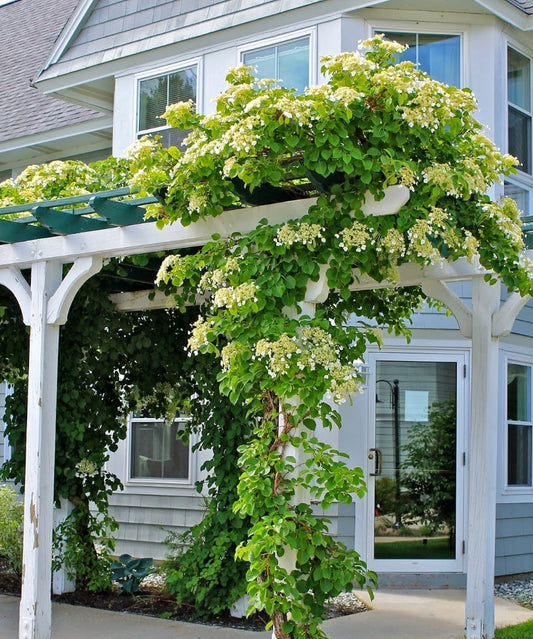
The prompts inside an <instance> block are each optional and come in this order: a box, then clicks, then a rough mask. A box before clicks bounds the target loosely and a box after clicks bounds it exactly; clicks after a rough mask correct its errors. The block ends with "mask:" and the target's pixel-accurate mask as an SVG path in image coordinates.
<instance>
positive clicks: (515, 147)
mask: <svg viewBox="0 0 533 639" xmlns="http://www.w3.org/2000/svg"><path fill="white" fill-rule="evenodd" d="M532 115H533V111H532V100H531V60H530V58H528V57H527V56H525V55H523V54H522V53H519V52H518V51H516V49H513V48H512V47H508V48H507V152H508V153H510V154H511V155H514V156H515V157H516V158H518V161H519V162H520V164H519V165H518V173H517V174H516V175H513V176H511V177H508V178H507V179H506V181H505V187H504V189H505V195H507V196H508V197H511V198H513V200H515V201H516V203H517V205H518V208H519V209H520V210H521V211H522V212H523V213H524V214H525V215H531V213H532V211H531V191H532V190H533V180H532V177H531V174H532V168H533V166H532V153H531V135H532V130H531V121H532Z"/></svg>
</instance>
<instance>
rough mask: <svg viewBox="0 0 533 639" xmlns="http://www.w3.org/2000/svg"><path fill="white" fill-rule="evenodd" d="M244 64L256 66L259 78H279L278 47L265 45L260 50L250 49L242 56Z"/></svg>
mask: <svg viewBox="0 0 533 639" xmlns="http://www.w3.org/2000/svg"><path fill="white" fill-rule="evenodd" d="M242 61H243V64H245V65H246V66H248V67H255V68H256V69H257V71H256V74H257V77H258V78H267V79H271V80H277V79H278V74H277V69H276V47H265V48H264V49H259V50H258V51H250V53H245V54H244V55H243V57H242Z"/></svg>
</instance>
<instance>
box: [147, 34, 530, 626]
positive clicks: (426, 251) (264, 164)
mask: <svg viewBox="0 0 533 639" xmlns="http://www.w3.org/2000/svg"><path fill="white" fill-rule="evenodd" d="M402 50H403V47H402V46H401V45H398V44H396V43H393V42H386V41H384V40H383V39H382V38H381V37H375V38H372V39H371V40H368V41H366V42H364V43H362V46H361V50H360V51H359V52H357V53H342V54H340V55H335V56H327V57H326V58H324V59H323V62H322V65H323V66H322V72H323V74H324V75H325V77H326V79H327V81H326V82H325V83H324V84H323V85H320V86H315V87H310V88H308V89H307V90H306V91H305V92H304V93H302V94H296V93H295V92H294V91H292V90H290V89H285V88H283V87H280V86H278V84H277V83H276V81H275V80H274V79H272V80H268V79H267V80H257V79H256V78H255V77H254V74H253V69H250V68H247V67H239V68H237V69H234V70H232V71H230V73H229V75H228V77H227V80H228V88H227V90H226V91H225V92H224V93H222V94H221V96H220V97H219V98H218V101H217V103H216V112H215V113H213V114H212V115H207V116H204V115H200V114H197V113H196V112H195V109H194V105H193V104H192V103H179V104H176V105H173V106H171V107H170V108H169V109H168V110H167V112H166V114H165V117H166V118H167V119H168V122H169V124H170V125H171V126H174V127H178V128H182V129H191V130H192V131H191V133H190V134H189V136H188V138H187V140H186V148H185V150H184V151H183V152H181V153H177V152H176V150H175V149H173V150H171V151H167V150H165V149H161V148H157V147H153V150H152V156H151V157H152V159H151V163H152V165H153V166H154V167H158V168H157V170H155V171H154V173H153V175H152V172H151V170H150V169H149V168H148V170H144V169H143V170H142V171H139V172H138V173H137V175H136V177H135V183H136V184H137V185H138V186H139V187H141V188H142V189H147V190H151V191H153V192H155V193H156V194H157V195H158V197H159V198H160V200H161V202H162V206H161V207H159V210H158V212H157V216H158V221H159V224H160V225H161V226H164V225H165V224H166V223H169V222H173V221H176V220H179V221H180V222H181V223H182V224H184V225H187V224H190V223H193V222H196V221H197V220H200V219H208V218H213V217H216V216H219V215H222V214H223V212H224V211H225V210H227V209H229V208H232V209H238V208H240V207H246V206H248V205H259V204H272V203H275V202H279V201H282V200H284V199H285V200H286V199H298V198H303V197H314V198H316V199H315V200H313V201H310V202H309V208H308V211H307V214H306V215H305V216H304V217H303V218H301V219H299V220H293V221H288V222H287V223H285V224H283V225H281V226H271V225H269V224H268V222H267V221H266V220H263V222H262V223H260V225H259V226H258V227H257V228H256V229H255V230H254V231H252V232H251V233H249V234H248V235H246V236H239V235H233V236H231V237H229V238H222V237H219V236H214V237H213V241H212V242H210V243H209V244H207V245H206V246H205V247H204V248H203V249H201V250H200V251H198V252H197V253H195V254H192V255H184V256H172V257H171V258H169V260H167V261H165V262H164V263H163V265H162V268H161V271H160V275H159V278H160V281H161V282H165V283H166V284H167V285H171V286H174V287H175V288H176V293H175V295H176V298H177V299H178V301H179V303H180V304H181V305H185V304H186V303H192V302H195V303H196V302H197V301H198V296H199V295H200V296H201V299H202V300H203V301H202V302H201V315H200V317H199V319H198V320H197V322H196V323H195V324H194V326H193V327H192V330H191V335H190V339H189V350H190V352H191V354H192V355H194V354H195V353H212V354H214V355H216V356H218V357H220V359H221V365H222V370H221V372H220V373H219V376H218V381H219V383H220V386H221V389H222V391H223V392H224V393H225V394H227V395H228V396H229V398H230V400H231V401H233V402H235V403H245V404H246V405H247V406H248V407H249V416H250V423H251V424H252V426H251V428H252V429H253V437H252V439H251V440H250V441H249V442H248V443H247V445H246V446H242V447H241V449H240V452H241V458H240V461H239V465H240V469H241V479H240V484H239V487H238V491H239V499H238V501H237V502H236V504H235V506H234V509H235V511H236V512H238V513H241V514H242V515H243V516H244V515H246V516H248V517H250V520H251V529H250V534H249V538H248V540H247V541H246V542H244V543H242V544H241V546H240V547H239V549H238V552H237V554H238V556H239V557H240V558H244V559H246V560H247V561H248V562H249V570H248V580H249V586H248V593H249V595H250V597H251V609H253V608H258V609H264V610H266V612H267V613H268V614H269V615H270V617H271V624H272V626H273V628H274V632H275V636H276V637H277V639H287V638H291V639H296V638H304V637H305V638H310V637H324V636H325V635H324V632H323V630H322V629H321V626H320V624H321V621H322V620H323V618H324V602H325V601H326V599H327V598H328V597H331V596H334V595H336V594H338V593H339V592H341V591H342V590H343V589H345V588H351V586H352V582H353V581H354V580H355V581H356V582H358V583H359V584H360V585H363V584H364V583H365V582H368V581H369V582H370V583H371V582H372V580H373V579H374V575H373V574H372V573H370V572H369V571H368V570H367V568H366V566H365V565H364V563H363V562H362V561H361V559H360V558H359V556H358V555H357V554H356V553H355V552H353V551H349V550H348V549H346V548H345V547H344V546H343V545H342V544H340V543H338V542H335V541H334V540H333V539H332V538H331V537H330V536H329V534H328V530H327V523H326V520H324V519H321V518H317V517H316V516H315V515H314V513H313V512H312V509H311V508H310V506H309V505H308V504H309V503H310V500H316V501H319V502H320V503H321V504H322V507H323V508H324V509H326V510H327V508H328V507H329V506H330V505H331V504H332V503H334V502H341V503H342V502H349V501H351V500H352V497H353V495H357V496H360V495H362V494H363V493H364V490H365V487H364V482H363V478H362V471H361V470H360V469H350V468H349V467H348V466H347V465H346V463H345V462H346V459H345V456H344V455H343V454H342V453H340V452H339V451H336V450H334V449H332V448H331V447H329V446H328V445H326V444H324V443H323V442H322V441H321V439H320V437H319V436H317V433H316V431H317V429H319V428H332V427H334V426H338V425H340V416H339V413H338V411H337V410H336V408H335V405H336V404H338V403H340V402H342V401H344V400H345V399H346V397H347V396H349V395H350V394H352V393H354V392H356V391H357V390H358V388H359V387H360V386H361V382H362V378H361V374H360V369H359V362H360V361H361V358H362V357H363V355H364V352H365V350H366V348H367V346H368V344H369V343H379V342H380V331H379V329H380V327H386V328H387V329H388V330H390V331H395V332H397V333H404V332H406V322H407V320H408V318H409V317H410V315H411V314H412V313H413V312H414V310H415V309H416V308H417V307H418V305H419V304H420V302H421V301H422V300H423V294H422V293H421V291H420V290H419V289H418V288H416V287H415V288H410V289H402V288H397V287H396V286H395V285H396V283H397V282H398V281H399V277H400V275H399V268H400V267H401V265H402V264H404V263H406V262H415V263H418V264H420V265H430V264H438V263H439V262H442V261H443V260H445V259H448V260H452V261H453V260H456V259H459V258H461V257H466V259H467V260H469V261H470V262H471V263H472V264H474V265H480V266H482V267H484V268H485V269H486V270H487V276H486V277H487V279H494V277H495V275H497V276H498V277H500V278H501V279H502V280H503V282H504V283H505V284H506V285H507V286H508V288H509V289H511V290H518V291H520V292H521V293H522V294H525V293H531V292H533V286H532V280H531V273H532V269H531V262H530V261H529V260H528V259H527V258H525V257H523V256H522V255H521V251H522V249H523V248H524V246H523V240H522V234H521V230H520V222H519V211H518V209H517V207H516V205H515V203H514V202H513V201H512V200H508V199H503V200H502V201H491V199H490V197H489V196H488V195H487V193H488V192H489V190H490V188H491V186H492V184H493V183H494V182H499V181H500V180H501V176H502V175H508V174H510V173H511V172H513V171H514V166H515V164H516V160H515V159H514V158H512V157H510V156H506V155H502V154H500V153H499V151H498V150H497V149H496V148H495V147H494V145H493V144H492V142H490V140H489V139H488V138H487V137H486V136H485V135H484V134H483V133H482V127H481V125H480V124H479V123H478V122H477V121H476V120H475V118H474V116H473V112H474V111H475V110H476V102H475V99H474V97H473V95H472V93H471V92H470V91H468V90H466V89H463V90H460V89H457V88H455V87H449V86H445V85H443V84H441V83H439V82H436V81H435V80H433V79H431V78H430V77H429V76H427V75H426V74H424V73H422V72H421V71H419V70H417V69H416V68H415V66H414V65H413V64H412V63H409V62H402V63H399V64H397V63H396V61H397V54H398V53H400V52H401V51H402ZM161 166H165V167H166V171H167V172H168V176H169V179H168V180H167V182H164V181H162V180H161V172H160V168H161ZM393 185H401V186H403V187H405V188H406V189H408V190H409V195H410V197H409V200H408V202H407V203H406V204H405V205H403V206H402V207H401V208H400V210H399V211H398V213H397V215H382V216H373V215H367V214H366V213H365V211H366V210H367V209H366V204H367V203H368V201H372V198H373V199H374V200H377V201H378V202H379V200H381V199H382V198H383V196H384V191H385V189H386V188H387V187H389V186H393ZM242 215H243V216H245V215H246V209H245V208H243V211H242ZM362 276H370V277H371V278H373V279H374V280H375V281H376V288H374V289H373V290H368V291H356V290H354V289H356V288H357V287H356V286H355V285H354V284H355V283H356V281H357V278H359V277H362ZM316 283H319V284H320V286H321V287H322V289H323V290H324V291H325V293H324V295H323V296H322V297H320V298H317V299H318V300H319V301H318V303H315V302H317V299H314V300H313V303H312V304H310V303H309V302H307V301H306V299H307V298H306V296H307V292H308V290H309V286H310V285H313V284H316ZM378 283H379V284H378ZM365 317H366V318H369V319H370V320H372V322H371V324H372V326H370V325H369V324H370V323H369V324H367V323H365V322H364V321H361V320H359V319H357V320H356V319H353V318H365Z"/></svg>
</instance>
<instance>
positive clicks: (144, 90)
mask: <svg viewBox="0 0 533 639" xmlns="http://www.w3.org/2000/svg"><path fill="white" fill-rule="evenodd" d="M167 93H168V76H166V75H164V76H160V77H159V78H151V79H150V80H141V82H140V83H139V95H140V103H139V130H140V131H144V130H146V129H154V128H156V127H160V126H165V124H166V121H165V120H162V119H161V118H160V117H159V116H160V115H162V114H163V113H164V112H165V110H166V108H167Z"/></svg>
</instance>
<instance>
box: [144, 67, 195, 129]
mask: <svg viewBox="0 0 533 639" xmlns="http://www.w3.org/2000/svg"><path fill="white" fill-rule="evenodd" d="M202 63H203V59H202V58H190V59H187V60H183V61H181V62H179V63H176V62H175V63H170V64H166V65H164V66H162V67H157V68H151V69H149V70H146V71H143V72H140V73H136V74H135V75H134V82H135V113H134V125H135V126H134V129H135V130H134V140H137V139H139V138H140V137H142V136H144V135H157V134H158V133H160V132H163V131H169V130H170V129H172V128H173V127H170V126H168V124H167V125H163V126H160V127H153V128H151V129H140V128H139V125H140V116H141V82H142V81H143V80H152V79H155V78H159V77H161V76H164V75H171V74H172V73H178V72H179V71H185V70H187V69H192V68H196V100H195V103H196V110H197V111H198V112H201V107H202V104H203V102H202V99H203V96H202V90H201V88H202V84H203V64H202Z"/></svg>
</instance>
